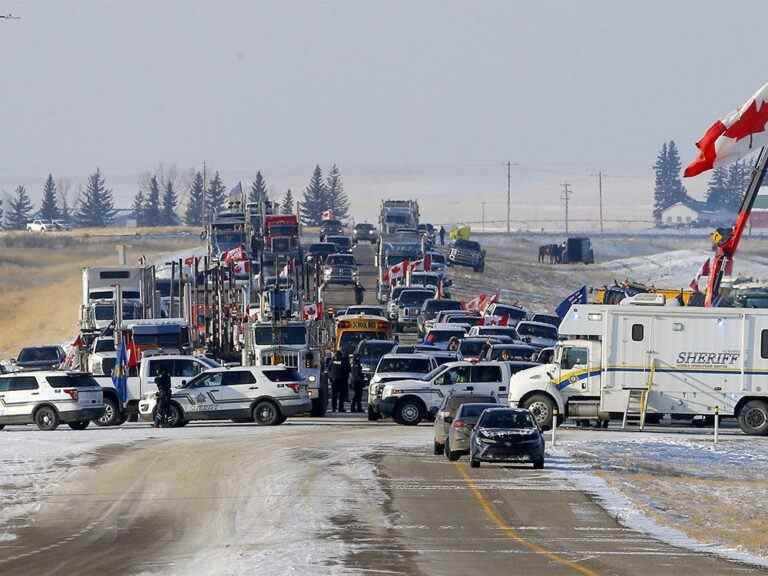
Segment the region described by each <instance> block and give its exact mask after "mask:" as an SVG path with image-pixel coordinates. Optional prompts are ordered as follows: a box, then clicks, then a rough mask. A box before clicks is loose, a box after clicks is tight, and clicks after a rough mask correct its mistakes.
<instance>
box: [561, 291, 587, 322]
mask: <svg viewBox="0 0 768 576" xmlns="http://www.w3.org/2000/svg"><path fill="white" fill-rule="evenodd" d="M586 303H587V287H586V286H582V287H581V288H579V289H578V290H576V291H575V292H572V293H571V294H569V295H568V296H566V298H565V300H563V301H562V302H560V304H559V305H558V307H557V308H555V314H557V316H558V317H559V318H560V319H561V320H562V319H563V318H565V315H566V314H568V310H570V309H571V306H573V305H574V304H586Z"/></svg>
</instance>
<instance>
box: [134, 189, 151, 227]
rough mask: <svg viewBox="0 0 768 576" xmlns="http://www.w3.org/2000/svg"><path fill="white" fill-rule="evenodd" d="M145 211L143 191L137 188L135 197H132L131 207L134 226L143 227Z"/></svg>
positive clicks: (145, 202) (145, 204) (145, 203)
mask: <svg viewBox="0 0 768 576" xmlns="http://www.w3.org/2000/svg"><path fill="white" fill-rule="evenodd" d="M146 210H147V199H146V198H144V191H143V190H142V189H141V188H139V191H138V192H136V196H134V197H133V204H132V205H131V213H132V215H133V217H134V219H135V220H136V226H145V222H146V217H145V212H146Z"/></svg>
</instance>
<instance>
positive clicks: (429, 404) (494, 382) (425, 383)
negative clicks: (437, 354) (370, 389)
mask: <svg viewBox="0 0 768 576" xmlns="http://www.w3.org/2000/svg"><path fill="white" fill-rule="evenodd" d="M511 377H512V371H511V369H510V366H509V365H507V364H506V363H505V362H449V363H447V364H443V365H442V366H439V367H438V368H436V369H434V370H432V372H430V373H429V374H426V375H425V376H424V377H423V378H422V379H420V380H415V379H414V380H395V381H393V382H387V383H386V384H385V385H384V389H383V390H382V392H381V396H380V398H379V399H377V402H376V409H377V410H378V412H379V413H380V414H381V415H382V416H384V417H385V418H386V417H390V416H391V417H392V418H393V419H394V421H395V422H397V423H398V424H405V425H410V426H415V425H416V424H418V423H419V422H421V421H422V420H424V419H425V418H432V417H434V415H435V413H436V412H437V410H438V409H439V407H440V404H441V403H442V401H443V398H445V397H446V396H447V395H448V394H478V395H483V396H494V397H496V398H499V399H504V400H506V396H507V390H508V388H509V380H510V378H511Z"/></svg>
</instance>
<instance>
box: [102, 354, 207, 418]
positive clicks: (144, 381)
mask: <svg viewBox="0 0 768 576" xmlns="http://www.w3.org/2000/svg"><path fill="white" fill-rule="evenodd" d="M218 366H219V364H218V362H216V361H215V360H212V359H211V358H206V357H204V356H183V355H180V354H163V355H156V356H148V357H145V358H142V360H141V364H140V365H139V367H138V375H137V376H129V377H128V379H127V383H126V390H127V395H126V400H125V402H124V403H121V402H120V401H119V400H118V395H117V390H116V388H115V385H114V383H113V381H112V378H110V377H97V378H96V381H97V382H98V383H99V384H100V385H101V387H102V389H103V391H104V415H103V416H102V417H101V418H99V419H98V420H96V421H95V423H96V424H97V425H98V426H115V425H119V424H122V423H123V422H125V421H126V420H127V419H128V418H129V417H131V416H132V415H133V414H138V405H139V399H140V398H141V397H142V395H144V394H145V393H146V392H156V391H157V386H156V385H155V377H156V376H157V375H158V371H159V370H160V369H161V368H165V369H166V370H167V371H168V374H169V375H170V376H171V386H177V385H179V386H180V385H181V383H182V381H184V380H191V379H192V378H194V377H195V376H197V375H198V374H200V372H203V371H205V370H209V369H211V368H217V367H218Z"/></svg>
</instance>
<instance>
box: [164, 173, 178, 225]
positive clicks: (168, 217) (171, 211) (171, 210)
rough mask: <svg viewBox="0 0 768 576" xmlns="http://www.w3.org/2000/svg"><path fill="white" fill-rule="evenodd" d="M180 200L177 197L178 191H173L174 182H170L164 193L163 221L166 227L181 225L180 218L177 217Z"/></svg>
mask: <svg viewBox="0 0 768 576" xmlns="http://www.w3.org/2000/svg"><path fill="white" fill-rule="evenodd" d="M178 203H179V199H178V198H177V197H176V190H174V189H173V181H171V180H168V182H167V183H166V185H165V191H164V192H163V213H162V215H161V216H162V218H161V219H162V221H163V225H164V226H176V224H178V223H179V217H178V216H177V215H176V205H177V204H178Z"/></svg>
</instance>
